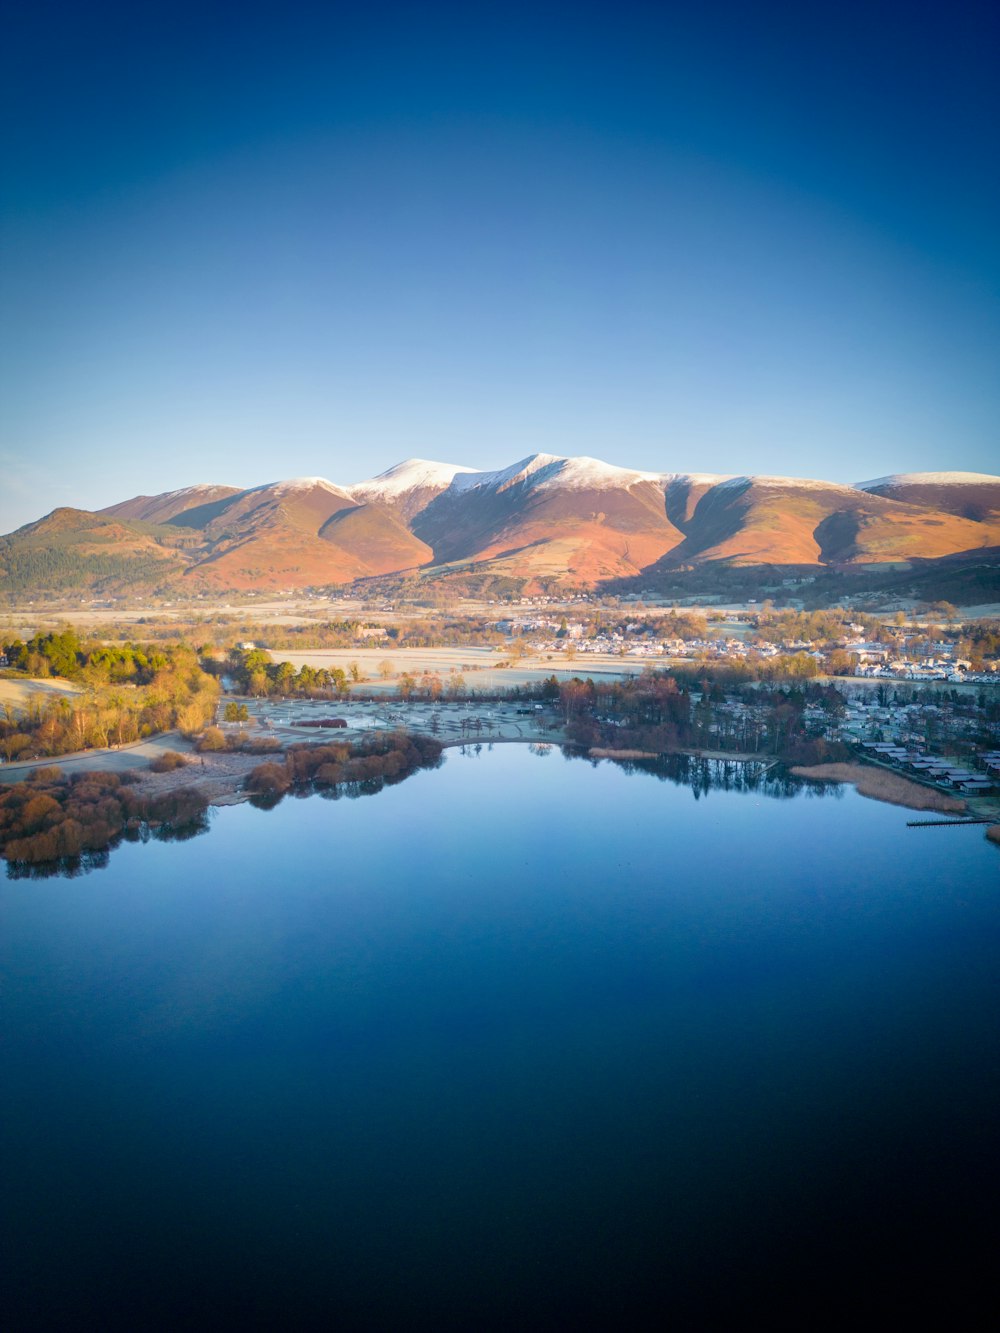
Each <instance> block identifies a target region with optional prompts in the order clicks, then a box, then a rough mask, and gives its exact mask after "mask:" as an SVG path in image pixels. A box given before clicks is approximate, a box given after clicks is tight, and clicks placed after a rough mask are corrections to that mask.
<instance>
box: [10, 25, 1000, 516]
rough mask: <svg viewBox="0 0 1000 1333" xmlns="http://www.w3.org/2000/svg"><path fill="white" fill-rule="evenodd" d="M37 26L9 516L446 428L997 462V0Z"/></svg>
mask: <svg viewBox="0 0 1000 1333" xmlns="http://www.w3.org/2000/svg"><path fill="white" fill-rule="evenodd" d="M5 12H6V18H5V29H4V42H3V48H4V49H3V53H2V56H0V61H2V66H0V85H2V87H0V97H2V99H3V103H4V105H3V107H2V125H3V130H2V149H3V162H2V184H0V188H2V218H0V227H2V231H0V240H2V260H0V264H2V273H0V476H2V485H0V531H6V530H8V529H9V528H11V527H13V526H15V525H16V524H18V523H22V522H26V521H28V520H31V519H34V518H37V517H39V516H40V515H41V514H42V513H45V512H47V511H48V510H50V509H52V508H53V507H54V506H56V505H58V504H67V503H72V504H77V505H80V506H82V507H98V506H100V505H103V504H108V503H112V502H114V501H115V500H119V499H123V498H125V497H127V496H129V495H132V494H135V493H139V492H146V493H153V492H157V491H161V490H165V489H169V488H173V487H176V486H182V485H186V484H189V483H192V482H194V481H212V482H228V483H231V484H234V485H252V484H256V483H259V482H262V481H267V480H271V479H273V478H276V477H287V476H296V475H303V474H307V475H312V474H320V475H324V476H327V477H329V478H331V479H332V480H334V481H342V482H350V481H355V480H360V479H362V478H363V477H366V476H370V475H372V474H373V473H376V472H378V471H381V470H382V469H384V468H386V467H388V466H389V465H391V464H392V463H394V462H397V461H398V460H400V459H401V458H404V457H407V456H409V455H419V456H423V457H430V458H440V459H443V460H446V461H452V462H458V463H464V464H467V465H469V466H472V467H495V466H499V465H502V464H505V463H508V462H511V461H513V460H514V459H515V458H518V457H521V456H523V455H524V454H527V453H530V452H533V451H535V450H544V451H548V452H553V453H588V454H594V455H596V456H598V457H600V458H604V459H606V460H608V461H610V462H616V463H623V464H631V465H634V466H637V467H642V468H655V469H663V470H671V471H682V470H689V469H690V470H702V471H720V472H746V471H756V472H777V473H788V474H792V475H800V476H825V477H829V478H831V479H835V480H858V479H862V478H866V477H870V476H875V475H879V474H881V473H885V472H891V471H914V470H929V469H939V468H942V469H944V468H947V469H957V468H962V469H970V470H976V471H988V472H1000V439H998V421H1000V372H998V366H1000V307H998V286H1000V283H998V278H1000V171H998V165H1000V164H998V153H997V128H998V126H1000V94H998V80H997V77H996V70H997V68H1000V40H998V23H1000V20H998V17H997V14H998V11H997V9H996V6H995V5H993V6H991V5H987V4H985V3H984V4H981V5H974V4H963V3H961V2H959V3H957V4H953V5H947V6H946V5H942V4H940V3H938V2H937V0H936V2H935V3H934V4H930V3H922V0H908V3H906V4H900V5H898V6H897V5H894V4H880V3H878V0H874V2H873V0H868V3H864V4H858V5H851V4H846V5H845V4H843V3H838V4H802V3H801V0H797V3H794V4H787V5H780V4H770V5H769V4H766V3H760V4H746V3H739V4H727V3H716V4H711V3H709V4H704V5H697V6H696V5H694V4H692V3H690V2H688V3H685V4H681V5H676V6H674V5H670V4H650V5H644V4H629V3H614V4H611V3H608V4H597V5H588V4H585V3H581V4H576V5H572V6H569V5H567V6H558V7H557V6H546V5H544V4H530V5H519V4H517V3H504V4H498V5H490V4H485V5H462V6H442V5H434V4H429V5H426V6H425V5H417V4H413V3H410V4H407V5H405V6H398V7H397V6H394V5H392V4H381V5H363V4H356V3H355V4H353V5H351V6H339V5H335V4H327V5H323V6H315V7H313V6H308V5H296V4H294V3H292V4H290V5H288V6H287V7H286V8H279V6H277V5H273V4H262V3H253V2H252V0H246V2H245V3H242V4H240V5H238V6H237V5H232V6H218V5H216V6H213V5H211V4H205V3H199V4H197V5H190V6H188V5H185V4H184V3H183V2H181V3H176V4H170V5H163V6H160V5H158V4H156V3H153V4H150V5H136V4H130V5H128V6H122V7H120V8H118V7H112V6H107V5H101V4H100V3H98V4H96V5H83V4H81V5H70V4H68V3H65V0H63V3H61V4H58V5H49V4H46V3H45V0H8V3H7V6H6V11H5Z"/></svg>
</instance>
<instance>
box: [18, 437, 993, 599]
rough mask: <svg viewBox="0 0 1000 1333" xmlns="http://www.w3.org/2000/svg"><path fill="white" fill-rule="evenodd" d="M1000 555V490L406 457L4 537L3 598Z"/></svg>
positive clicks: (916, 478)
mask: <svg viewBox="0 0 1000 1333" xmlns="http://www.w3.org/2000/svg"><path fill="white" fill-rule="evenodd" d="M996 546H1000V477H994V476H986V475H981V474H971V473H908V474H899V475H895V476H892V477H882V478H879V479H877V480H875V481H870V482H862V483H859V484H858V485H854V486H846V485H841V484H838V483H834V482H828V481H823V480H815V481H810V480H806V479H801V478H790V477H765V476H750V475H747V476H742V477H718V476H711V475H706V474H702V473H680V472H667V471H664V472H643V471H636V470H634V469H628V468H622V467H616V466H613V465H611V464H608V463H603V462H601V461H600V460H598V459H594V458H583V457H577V458H563V457H559V456H556V455H553V454H531V455H529V456H528V457H526V458H523V459H521V460H519V461H518V462H516V463H513V464H511V465H510V466H509V467H506V468H501V469H499V470H497V471H493V472H476V471H473V470H472V469H469V468H463V467H460V466H458V465H456V464H450V463H435V462H431V461H428V460H425V459H408V460H407V461H406V462H404V463H400V464H398V465H397V466H396V467H394V468H390V469H389V470H388V471H387V472H384V473H382V474H381V475H380V476H378V477H375V478H373V479H371V480H370V481H367V482H358V483H355V484H353V485H349V486H338V485H335V484H334V483H333V482H330V481H328V480H326V479H325V478H323V477H300V478H295V479H292V480H289V481H278V482H270V483H268V484H266V485H263V486H256V487H252V488H250V489H243V490H241V489H239V488H236V487H231V486H219V485H211V486H209V485H193V486H190V487H185V488H183V489H181V490H175V491H169V492H166V493H164V494H163V495H158V496H146V495H143V496H135V497H133V498H132V499H131V500H126V501H122V502H120V503H118V504H114V505H111V506H110V507H109V508H107V509H105V510H102V511H101V512H100V513H98V514H92V513H89V512H87V511H85V510H79V509H63V510H57V511H55V513H53V514H51V515H49V516H48V517H47V518H45V519H42V520H40V521H39V522H38V523H35V524H28V525H27V526H26V527H24V528H21V529H19V530H18V531H17V532H15V533H11V534H9V535H8V536H7V537H4V538H0V592H7V593H19V592H22V591H25V590H28V591H32V590H34V591H38V592H40V593H43V592H51V591H62V590H72V589H74V588H79V589H81V590H82V589H106V590H112V589H117V590H122V591H127V590H128V589H129V588H131V587H134V588H136V589H137V590H139V589H148V588H150V587H154V586H157V587H158V586H166V585H169V584H170V583H171V581H174V582H176V581H178V580H181V581H182V584H183V586H184V587H186V588H188V589H191V590H196V589H205V590H209V589H210V590H215V591H220V592H221V591H226V590H232V591H240V590H251V589H262V590H266V589H289V590H290V589H295V588H308V587H324V586H334V585H343V584H348V583H352V582H354V581H356V580H359V579H366V578H371V577H377V576H384V575H392V574H394V573H403V572H406V573H412V572H414V571H423V572H425V573H427V574H430V575H431V576H433V577H435V578H441V577H445V578H450V577H451V576H452V575H453V574H456V573H460V574H462V575H463V576H465V575H467V574H468V573H469V571H475V572H476V573H487V574H490V573H495V574H499V575H502V576H503V577H504V578H505V579H509V580H514V581H520V583H521V585H522V586H524V587H525V588H527V589H532V588H539V587H553V586H556V587H558V586H563V587H576V588H590V587H600V586H601V585H602V584H604V583H608V582H614V581H618V580H622V579H631V578H636V577H641V576H642V575H644V574H646V573H651V574H657V573H661V572H667V571H670V570H683V569H687V568H691V569H696V568H703V567H707V566H713V565H718V566H727V567H729V566H735V567H747V566H757V565H760V566H769V565H770V566H798V567H810V566H812V567H816V568H822V567H827V568H833V569H837V570H844V571H852V570H864V569H865V568H877V567H879V566H881V565H898V566H905V565H906V564H907V563H908V562H912V561H927V560H937V559H942V558H945V557H953V556H958V557H961V558H963V559H964V558H968V559H974V558H975V556H976V553H977V552H981V551H985V550H988V549H989V548H992V547H996Z"/></svg>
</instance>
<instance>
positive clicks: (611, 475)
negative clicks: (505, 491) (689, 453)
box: [540, 456, 664, 491]
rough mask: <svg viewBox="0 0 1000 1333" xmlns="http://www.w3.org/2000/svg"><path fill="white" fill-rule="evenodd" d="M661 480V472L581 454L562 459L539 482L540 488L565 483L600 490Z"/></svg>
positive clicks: (572, 488)
mask: <svg viewBox="0 0 1000 1333" xmlns="http://www.w3.org/2000/svg"><path fill="white" fill-rule="evenodd" d="M663 480H664V474H663V473H662V472H637V471H635V469H633V468H625V467H616V466H615V465H614V464H613V463H602V462H601V460H600V459H599V458H587V457H585V456H581V457H579V458H567V459H565V460H564V461H563V465H562V467H560V468H559V469H558V470H556V471H553V472H552V474H551V475H550V476H547V477H546V478H545V479H544V481H542V482H541V484H540V489H546V490H548V489H552V488H553V487H565V488H567V489H569V490H596V491H600V490H608V489H610V488H615V489H618V488H619V487H628V486H635V485H636V484H637V483H638V482H640V481H652V482H655V483H656V484H657V485H659V484H660V483H661V482H662V481H663Z"/></svg>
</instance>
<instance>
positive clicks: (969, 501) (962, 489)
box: [858, 472, 1000, 523]
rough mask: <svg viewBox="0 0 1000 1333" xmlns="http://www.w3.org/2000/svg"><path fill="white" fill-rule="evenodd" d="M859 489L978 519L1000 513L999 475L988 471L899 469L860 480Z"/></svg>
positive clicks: (993, 517) (999, 514)
mask: <svg viewBox="0 0 1000 1333" xmlns="http://www.w3.org/2000/svg"><path fill="white" fill-rule="evenodd" d="M858 490H862V491H867V492H868V493H869V494H872V495H884V496H886V497H887V498H888V499H890V500H901V501H902V502H903V503H904V504H915V505H921V506H924V507H926V508H929V509H938V510H942V511H943V512H945V513H948V514H959V515H961V517H963V518H971V519H973V520H974V521H975V522H977V523H981V522H983V521H984V520H986V519H990V518H992V519H996V518H997V517H998V516H1000V477H991V476H989V475H988V474H987V473H985V472H900V473H896V474H895V475H894V476H891V477H878V478H876V480H875V481H862V482H859V483H858Z"/></svg>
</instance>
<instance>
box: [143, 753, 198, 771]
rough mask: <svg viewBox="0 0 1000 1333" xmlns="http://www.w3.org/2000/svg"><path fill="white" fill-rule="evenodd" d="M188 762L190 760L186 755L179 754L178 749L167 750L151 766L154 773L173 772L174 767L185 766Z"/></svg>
mask: <svg viewBox="0 0 1000 1333" xmlns="http://www.w3.org/2000/svg"><path fill="white" fill-rule="evenodd" d="M188 763H190V760H189V759H188V758H187V757H186V756H185V755H183V754H178V753H177V751H176V750H165V751H164V753H163V754H161V755H158V756H157V758H156V759H154V760H153V762H152V763H151V764H150V766H149V767H150V769H151V770H152V772H154V773H173V771H174V769H177V768H184V767H185V765H186V764H188Z"/></svg>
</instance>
